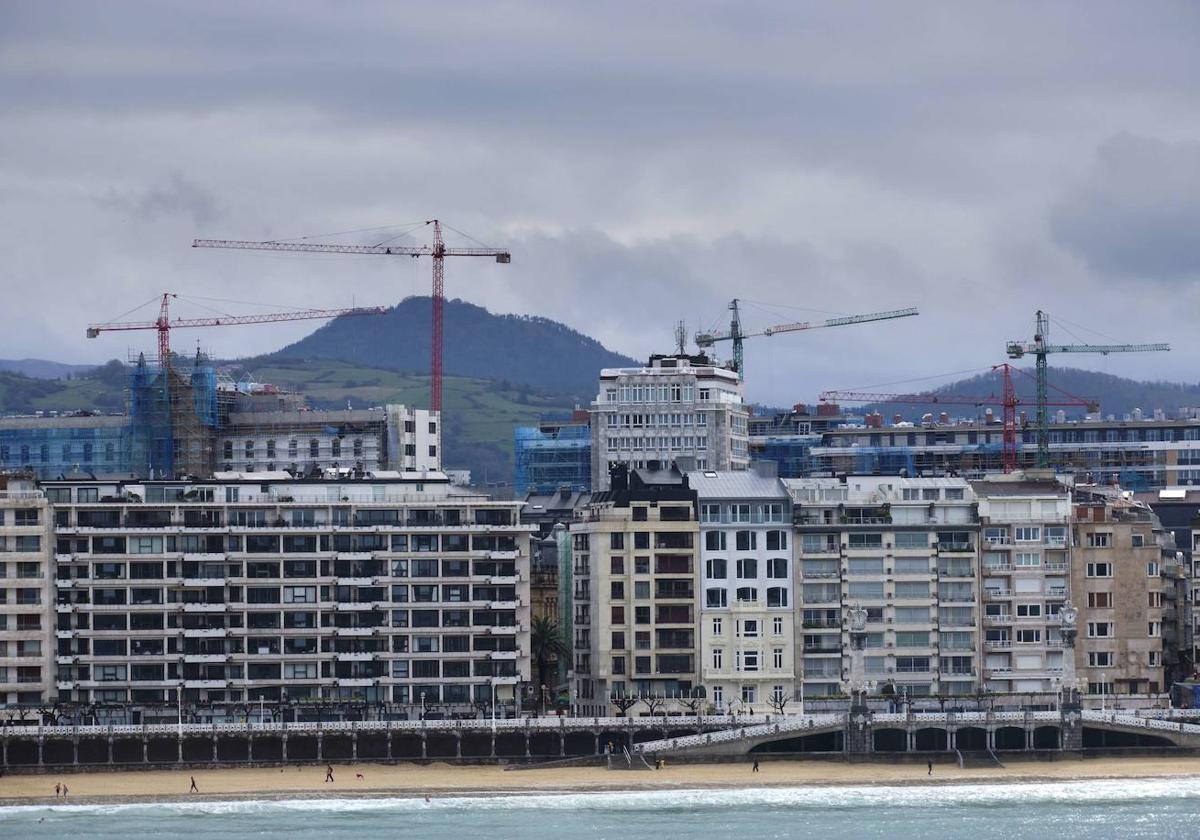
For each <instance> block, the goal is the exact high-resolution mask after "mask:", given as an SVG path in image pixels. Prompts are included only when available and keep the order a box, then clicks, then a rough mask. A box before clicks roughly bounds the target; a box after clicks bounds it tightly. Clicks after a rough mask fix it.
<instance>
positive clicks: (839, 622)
mask: <svg viewBox="0 0 1200 840" xmlns="http://www.w3.org/2000/svg"><path fill="white" fill-rule="evenodd" d="M783 484H784V485H785V486H786V488H787V490H788V492H789V494H790V495H791V498H792V503H793V511H792V519H793V522H794V523H795V530H796V541H795V545H796V551H795V557H796V575H797V578H796V579H797V582H798V588H799V590H800V592H799V595H800V597H799V602H800V603H799V608H800V614H799V617H800V629H799V630H797V634H798V636H799V638H798V642H797V645H796V650H795V656H796V662H797V672H798V673H800V674H801V675H802V680H803V688H804V692H805V695H806V696H809V697H813V696H822V695H830V694H835V693H839V692H840V691H842V689H843V683H844V681H845V679H846V675H847V672H848V668H849V650H850V637H849V627H848V624H847V622H846V611H847V609H848V608H850V607H852V606H854V605H855V604H858V605H860V606H861V607H862V608H863V609H865V610H866V613H867V638H866V651H865V655H864V665H865V668H866V676H867V678H868V680H870V681H871V682H872V683H873V684H874V690H875V691H877V692H882V693H885V694H908V695H923V694H969V693H971V692H973V691H975V690H976V688H977V686H978V684H979V671H978V666H979V661H978V651H979V630H978V627H979V591H978V588H977V572H978V569H977V557H976V552H977V549H978V537H979V524H978V521H977V517H976V498H975V493H974V491H973V490H972V487H971V485H970V484H969V483H968V482H966V481H965V480H963V479H957V478H899V477H887V476H847V477H845V478H839V479H832V478H830V479H784V480H783Z"/></svg>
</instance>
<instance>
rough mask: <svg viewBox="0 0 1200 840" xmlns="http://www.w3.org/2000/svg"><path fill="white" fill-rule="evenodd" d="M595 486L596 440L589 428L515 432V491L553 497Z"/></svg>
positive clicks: (531, 428)
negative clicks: (593, 468) (593, 467)
mask: <svg viewBox="0 0 1200 840" xmlns="http://www.w3.org/2000/svg"><path fill="white" fill-rule="evenodd" d="M591 485H592V439H591V432H590V430H589V428H588V426H586V425H584V424H569V425H563V426H555V427H548V428H547V427H541V428H539V427H537V426H518V427H517V428H516V430H515V431H514V432H513V491H514V493H516V494H517V495H518V496H523V495H525V494H526V493H553V492H554V491H556V490H558V489H560V488H563V487H566V488H569V489H571V490H589V489H591Z"/></svg>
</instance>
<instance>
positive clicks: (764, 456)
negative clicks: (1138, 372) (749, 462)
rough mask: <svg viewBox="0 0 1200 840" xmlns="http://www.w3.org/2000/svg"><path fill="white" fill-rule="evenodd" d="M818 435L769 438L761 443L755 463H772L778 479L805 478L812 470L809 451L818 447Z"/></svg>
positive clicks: (819, 439) (819, 440) (819, 438)
mask: <svg viewBox="0 0 1200 840" xmlns="http://www.w3.org/2000/svg"><path fill="white" fill-rule="evenodd" d="M820 442H821V436H820V435H789V436H788V437H770V438H767V440H766V442H764V443H763V446H762V449H761V454H760V455H759V457H756V458H755V460H756V461H774V462H775V466H776V467H777V468H778V470H779V477H780V478H805V477H806V476H808V475H810V473H811V470H812V457H811V454H810V451H809V450H811V449H812V447H813V446H817V445H820Z"/></svg>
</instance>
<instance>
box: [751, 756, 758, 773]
mask: <svg viewBox="0 0 1200 840" xmlns="http://www.w3.org/2000/svg"><path fill="white" fill-rule="evenodd" d="M751 772H753V773H757V772H758V759H757V758H756V759H754V768H753V769H752V770H751Z"/></svg>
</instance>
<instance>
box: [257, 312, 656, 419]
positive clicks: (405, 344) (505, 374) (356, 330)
mask: <svg viewBox="0 0 1200 840" xmlns="http://www.w3.org/2000/svg"><path fill="white" fill-rule="evenodd" d="M429 308H430V300H429V298H427V297H411V298H406V299H405V300H403V301H401V302H400V303H399V304H398V305H397V306H395V307H393V308H392V309H389V310H388V312H387V313H386V314H384V315H381V316H378V317H374V318H339V319H335V320H334V321H331V322H330V323H328V324H326V325H325V326H323V327H321V328H319V329H318V330H316V331H315V332H313V333H312V334H311V335H309V336H306V337H305V338H302V339H301V340H300V341H297V342H296V343H295V344H292V345H289V346H287V347H285V348H283V349H282V350H280V351H279V352H277V353H273V354H271V355H270V356H268V357H265V358H264V359H263V360H261V361H271V360H284V359H336V360H339V361H344V362H351V363H353V364H356V365H362V366H364V367H372V368H382V369H384V370H395V371H400V372H407V373H411V372H425V371H428V370H429V367H430V360H429V344H430V338H429V326H430V325H429ZM445 336H446V338H445V357H444V364H445V372H446V374H448V375H452V376H465V377H471V378H475V379H491V380H495V381H496V382H508V383H513V384H515V385H524V386H527V387H530V388H535V389H537V390H539V391H542V392H545V393H558V394H566V395H570V396H572V397H574V398H575V399H576V400H590V399H591V398H592V396H594V394H595V389H596V376H597V374H598V373H599V371H600V369H601V368H604V367H629V366H631V365H637V364H639V363H638V362H637V361H635V360H634V359H631V358H629V357H628V356H622V355H621V354H619V353H614V352H612V351H610V350H607V349H605V347H604V346H603V345H601V344H600V342H598V341H596V340H595V339H592V338H589V337H588V336H586V335H583V334H582V333H579V332H576V331H575V330H573V329H571V328H570V327H567V326H565V325H563V324H560V323H558V322H557V321H551V320H549V319H547V318H535V317H528V316H518V315H493V314H492V313H490V312H488V311H487V310H486V309H484V308H483V307H481V306H475V305H474V304H471V303H467V302H465V301H461V300H448V301H446V309H445ZM256 363H257V361H256Z"/></svg>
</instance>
